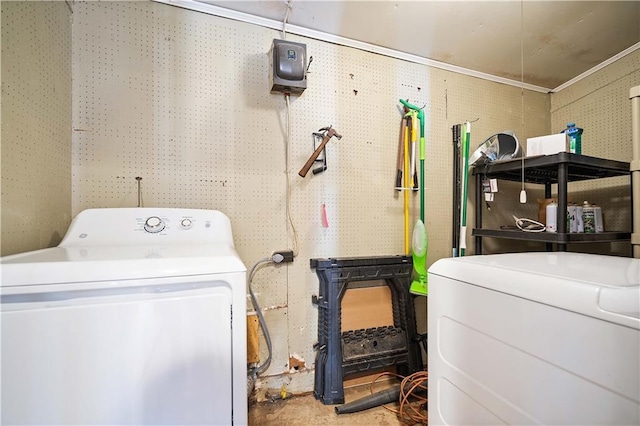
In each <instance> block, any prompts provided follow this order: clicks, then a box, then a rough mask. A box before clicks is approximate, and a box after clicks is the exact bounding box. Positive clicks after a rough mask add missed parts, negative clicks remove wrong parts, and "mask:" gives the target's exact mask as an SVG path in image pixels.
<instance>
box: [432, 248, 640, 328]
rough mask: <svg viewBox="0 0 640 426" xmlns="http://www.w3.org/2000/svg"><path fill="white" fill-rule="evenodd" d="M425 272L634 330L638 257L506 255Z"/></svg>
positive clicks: (638, 311)
mask: <svg viewBox="0 0 640 426" xmlns="http://www.w3.org/2000/svg"><path fill="white" fill-rule="evenodd" d="M429 274H433V275H438V276H442V277H446V278H450V279H454V280H457V281H461V282H465V283H468V284H473V285H477V286H480V287H485V288H488V289H491V290H496V291H500V292H502V293H506V294H511V295H514V296H517V297H522V298H525V299H529V300H533V301H536V302H540V303H544V304H547V305H550V306H556V307H558V308H562V309H566V310H570V311H573V312H578V313H581V314H584V315H589V316H592V317H595V318H600V319H604V320H607V321H612V322H616V323H619V324H623V325H627V326H631V327H634V328H640V259H631V258H624V257H615V256H603V255H593V254H583V253H566V252H553V253H546V252H545V253H510V254H496V255H485V256H468V257H458V258H450V259H442V260H439V261H437V262H435V263H434V264H433V265H432V266H431V268H429Z"/></svg>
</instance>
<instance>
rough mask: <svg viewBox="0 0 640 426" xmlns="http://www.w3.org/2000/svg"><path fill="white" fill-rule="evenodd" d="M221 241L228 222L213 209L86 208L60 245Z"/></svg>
mask: <svg viewBox="0 0 640 426" xmlns="http://www.w3.org/2000/svg"><path fill="white" fill-rule="evenodd" d="M160 241H162V243H163V244H169V243H194V244H199V243H225V244H230V245H233V237H232V233H231V222H230V220H229V218H228V217H227V216H226V215H225V214H224V213H221V212H219V211H216V210H202V209H174V208H160V207H158V208H155V207H151V208H106V209H88V210H85V211H83V212H81V213H80V214H78V216H77V217H76V218H75V219H74V221H73V222H72V224H71V226H70V227H69V231H67V235H66V236H65V238H64V239H63V242H62V243H61V245H63V246H64V245H71V244H73V245H99V244H142V243H144V244H146V243H153V244H157V243H158V242H160Z"/></svg>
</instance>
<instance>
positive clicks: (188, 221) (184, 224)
mask: <svg viewBox="0 0 640 426" xmlns="http://www.w3.org/2000/svg"><path fill="white" fill-rule="evenodd" d="M192 225H193V222H192V221H191V219H182V221H180V226H182V229H191V226H192Z"/></svg>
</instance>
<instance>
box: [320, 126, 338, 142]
mask: <svg viewBox="0 0 640 426" xmlns="http://www.w3.org/2000/svg"><path fill="white" fill-rule="evenodd" d="M320 131H326V132H327V133H326V134H325V136H328V137H329V138H332V137H334V136H335V137H336V138H337V139H342V135H340V134H338V132H336V131H335V129H333V128H332V127H331V126H329V127H323V128H322V129H320Z"/></svg>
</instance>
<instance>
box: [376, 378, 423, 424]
mask: <svg viewBox="0 0 640 426" xmlns="http://www.w3.org/2000/svg"><path fill="white" fill-rule="evenodd" d="M386 376H391V377H396V378H401V379H402V383H401V384H400V397H399V401H398V402H399V404H400V407H399V408H398V409H397V410H395V409H393V408H389V407H387V406H385V405H383V407H384V408H385V409H386V410H389V411H391V412H393V413H396V415H397V416H398V417H399V418H400V420H401V421H402V422H404V423H407V424H411V425H426V424H427V420H428V416H427V397H426V393H427V379H428V373H427V372H426V371H418V372H416V373H413V374H411V375H409V376H407V377H404V376H401V375H399V374H395V373H390V372H384V373H380V374H378V375H377V376H376V377H375V378H374V379H373V381H372V382H371V385H370V390H371V393H372V394H373V393H374V386H375V383H376V381H378V380H379V379H381V378H382V377H386ZM423 394H424V396H423Z"/></svg>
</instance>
